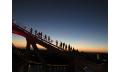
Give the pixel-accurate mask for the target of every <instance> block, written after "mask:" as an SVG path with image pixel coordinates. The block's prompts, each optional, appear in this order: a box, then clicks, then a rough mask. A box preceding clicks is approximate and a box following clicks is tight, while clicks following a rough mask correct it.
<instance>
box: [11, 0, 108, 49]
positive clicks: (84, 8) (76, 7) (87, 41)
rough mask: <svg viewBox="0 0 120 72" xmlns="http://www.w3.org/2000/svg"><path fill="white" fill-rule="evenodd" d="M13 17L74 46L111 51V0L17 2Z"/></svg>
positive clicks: (34, 0) (16, 0) (35, 0)
mask: <svg viewBox="0 0 120 72" xmlns="http://www.w3.org/2000/svg"><path fill="white" fill-rule="evenodd" d="M13 17H14V18H15V19H16V21H17V22H19V23H21V24H24V25H26V26H29V27H33V29H37V30H39V31H42V32H43V33H46V34H47V35H50V36H51V37H52V38H53V39H58V40H61V41H63V42H67V43H71V44H73V45H74V46H75V45H77V46H80V45H86V46H84V47H87V46H91V47H97V48H107V35H108V32H107V31H108V1H107V0H13Z"/></svg>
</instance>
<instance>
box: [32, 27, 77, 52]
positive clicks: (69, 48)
mask: <svg viewBox="0 0 120 72" xmlns="http://www.w3.org/2000/svg"><path fill="white" fill-rule="evenodd" d="M30 33H31V34H33V29H32V28H31V29H30ZM34 35H35V36H36V37H37V38H40V39H43V40H45V41H46V42H48V43H51V44H52V43H53V40H52V39H51V38H50V36H47V35H46V34H45V35H43V33H42V32H37V30H35V31H34ZM55 46H56V47H57V48H59V49H61V50H66V51H74V50H75V49H74V47H72V46H71V45H70V44H69V45H67V44H66V43H65V42H59V41H58V40H56V41H55Z"/></svg>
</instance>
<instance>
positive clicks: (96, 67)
mask: <svg viewBox="0 0 120 72" xmlns="http://www.w3.org/2000/svg"><path fill="white" fill-rule="evenodd" d="M12 53H13V54H12V58H13V59H12V61H13V62H12V63H13V64H12V68H13V69H12V70H13V72H108V54H107V53H83V52H81V53H79V52H61V53H57V52H56V53H52V52H48V51H47V50H39V51H32V50H26V49H18V48H15V47H13V52H12Z"/></svg>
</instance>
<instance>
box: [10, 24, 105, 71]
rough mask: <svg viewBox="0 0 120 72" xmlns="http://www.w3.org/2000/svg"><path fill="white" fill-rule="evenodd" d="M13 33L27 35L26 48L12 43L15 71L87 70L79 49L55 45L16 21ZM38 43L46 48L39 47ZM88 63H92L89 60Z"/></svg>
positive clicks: (13, 25)
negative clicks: (20, 47)
mask: <svg viewBox="0 0 120 72" xmlns="http://www.w3.org/2000/svg"><path fill="white" fill-rule="evenodd" d="M12 33H13V34H17V35H21V36H23V37H25V38H26V41H27V44H26V48H25V49H19V48H17V47H15V45H14V44H13V45H12V47H13V72H87V71H85V70H84V69H86V68H85V66H86V65H85V64H84V63H82V62H84V61H85V60H84V59H82V57H81V54H80V53H79V52H78V51H77V50H75V49H71V48H70V47H69V48H68V47H67V48H68V49H67V48H66V49H65V47H63V46H58V45H55V44H53V43H52V42H51V41H50V40H47V39H46V38H45V37H43V36H40V35H37V34H33V33H32V29H30V30H26V28H24V27H21V26H19V25H17V24H16V23H15V22H13V23H12ZM36 44H39V45H41V46H43V47H45V48H46V50H40V49H38V48H37V46H36ZM30 45H32V47H33V50H31V49H30ZM86 63H89V64H90V62H88V61H86ZM86 70H87V69H86ZM88 72H92V71H91V70H88ZM102 72H104V71H102Z"/></svg>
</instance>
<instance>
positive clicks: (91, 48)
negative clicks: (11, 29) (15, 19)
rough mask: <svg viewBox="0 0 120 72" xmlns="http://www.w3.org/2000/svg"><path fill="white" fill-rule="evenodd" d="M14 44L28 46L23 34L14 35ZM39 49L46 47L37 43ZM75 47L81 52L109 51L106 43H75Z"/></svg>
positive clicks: (19, 46)
mask: <svg viewBox="0 0 120 72" xmlns="http://www.w3.org/2000/svg"><path fill="white" fill-rule="evenodd" d="M12 42H13V44H14V45H15V46H16V47H18V48H25V47H26V39H25V38H24V37H22V36H18V35H14V37H13V40H12ZM36 45H37V47H38V48H39V49H45V48H44V47H43V46H41V45H39V44H36ZM72 45H74V47H75V49H78V50H79V51H80V52H100V53H107V52H108V48H107V47H106V46H104V45H90V44H87V43H82V42H81V43H74V44H72Z"/></svg>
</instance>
